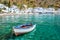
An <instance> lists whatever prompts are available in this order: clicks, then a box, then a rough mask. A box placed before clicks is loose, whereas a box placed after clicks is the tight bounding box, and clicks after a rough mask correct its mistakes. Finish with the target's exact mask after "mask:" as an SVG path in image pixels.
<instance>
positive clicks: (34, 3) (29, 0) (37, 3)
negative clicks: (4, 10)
mask: <svg viewBox="0 0 60 40" xmlns="http://www.w3.org/2000/svg"><path fill="white" fill-rule="evenodd" d="M0 3H3V4H5V5H7V6H9V7H10V6H11V5H13V4H14V5H17V6H18V7H19V8H22V4H26V5H27V6H28V7H45V8H48V7H54V8H60V0H0Z"/></svg>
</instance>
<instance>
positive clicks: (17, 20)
mask: <svg viewBox="0 0 60 40" xmlns="http://www.w3.org/2000/svg"><path fill="white" fill-rule="evenodd" d="M27 22H32V23H35V24H37V26H36V28H35V29H34V30H33V31H32V32H29V33H27V34H24V35H20V36H17V37H16V36H14V35H13V34H12V27H13V26H16V25H19V24H23V23H27ZM59 24H60V14H58V15H57V14H52V13H51V14H50V13H49V14H33V15H29V14H28V15H20V16H6V17H3V18H2V17H0V39H1V40H60V25H59Z"/></svg>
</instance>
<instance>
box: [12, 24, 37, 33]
mask: <svg viewBox="0 0 60 40" xmlns="http://www.w3.org/2000/svg"><path fill="white" fill-rule="evenodd" d="M35 27H36V24H35V25H33V27H30V28H27V29H15V28H14V27H13V31H14V33H27V32H30V31H32V30H33V29H35Z"/></svg>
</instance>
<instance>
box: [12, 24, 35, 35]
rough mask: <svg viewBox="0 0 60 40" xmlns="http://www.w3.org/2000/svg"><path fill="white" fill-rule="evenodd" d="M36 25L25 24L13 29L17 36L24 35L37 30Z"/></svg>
mask: <svg viewBox="0 0 60 40" xmlns="http://www.w3.org/2000/svg"><path fill="white" fill-rule="evenodd" d="M35 27H36V24H23V25H18V26H14V27H13V32H14V34H15V35H16V36H18V35H20V34H24V33H28V32H30V31H32V30H33V29H35Z"/></svg>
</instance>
